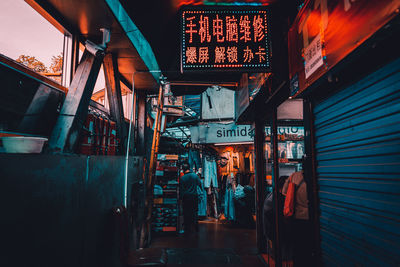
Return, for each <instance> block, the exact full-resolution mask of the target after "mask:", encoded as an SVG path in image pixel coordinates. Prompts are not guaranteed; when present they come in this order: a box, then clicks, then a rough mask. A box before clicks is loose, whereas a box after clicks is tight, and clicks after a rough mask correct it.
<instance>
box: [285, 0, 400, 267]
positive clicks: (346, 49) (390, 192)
mask: <svg viewBox="0 0 400 267" xmlns="http://www.w3.org/2000/svg"><path fill="white" fill-rule="evenodd" d="M322 2H324V3H321V1H308V2H307V4H306V5H305V6H304V7H303V9H302V10H301V11H300V13H299V14H298V16H297V19H296V21H295V23H294V24H293V25H292V28H291V31H290V33H289V68H290V78H291V95H292V96H293V97H302V98H304V99H305V100H306V101H305V115H304V117H305V118H307V121H306V120H305V124H306V125H305V131H306V133H310V134H309V135H307V134H306V139H305V142H306V147H305V150H306V154H307V155H311V156H312V158H311V159H310V160H309V161H307V167H306V168H307V172H306V175H310V177H311V183H310V185H308V189H311V191H310V194H309V196H310V200H311V207H315V208H314V209H312V210H313V211H312V213H311V215H312V219H313V221H314V223H313V226H314V230H315V242H314V243H315V249H316V252H317V255H318V256H319V257H318V260H319V261H320V262H319V264H320V265H322V264H323V265H326V266H331V265H336V266H337V265H339V266H344V265H357V266H367V265H374V266H377V265H380V266H381V265H384V266H394V265H398V264H399V239H398V237H399V232H398V229H400V225H399V214H400V207H399V203H400V198H399V195H398V192H399V191H400V184H399V180H398V177H399V162H400V157H399V151H400V146H399V144H400V139H399V135H398V133H399V131H400V126H399V125H400V124H399V122H400V105H399V103H400V102H399V101H400V94H399V90H398V88H399V84H400V75H399V73H400V72H399V71H400V55H399V51H398V47H399V45H400V44H399V41H398V38H397V37H398V35H399V33H400V27H399V25H400V24H399V15H398V13H399V8H400V4H399V2H398V1H389V0H388V1H379V3H378V2H371V1H351V2H350V1H333V0H331V1H322ZM311 19H315V20H316V21H313V23H311ZM313 25H320V27H318V28H316V29H314V28H313ZM396 38H397V39H396Z"/></svg>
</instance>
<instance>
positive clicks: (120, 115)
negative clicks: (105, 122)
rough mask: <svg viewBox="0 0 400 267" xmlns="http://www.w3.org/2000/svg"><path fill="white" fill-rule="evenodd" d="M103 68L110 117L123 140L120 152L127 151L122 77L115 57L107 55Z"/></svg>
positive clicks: (120, 144) (120, 138)
mask: <svg viewBox="0 0 400 267" xmlns="http://www.w3.org/2000/svg"><path fill="white" fill-rule="evenodd" d="M103 66H104V77H105V81H106V90H107V95H108V103H109V104H110V115H111V117H112V118H113V119H114V120H115V122H116V123H117V136H118V138H119V140H121V142H120V143H119V151H121V152H123V151H125V149H126V141H127V140H126V137H127V129H126V124H125V118H124V109H123V106H122V95H121V84H120V79H119V77H120V75H119V72H118V63H117V58H116V57H115V55H113V54H106V56H105V57H104V62H103Z"/></svg>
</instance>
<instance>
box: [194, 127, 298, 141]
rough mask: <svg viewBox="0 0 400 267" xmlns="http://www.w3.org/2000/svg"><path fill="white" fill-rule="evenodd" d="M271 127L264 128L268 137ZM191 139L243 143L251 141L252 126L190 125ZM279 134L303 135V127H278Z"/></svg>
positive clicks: (252, 138) (252, 137) (252, 134)
mask: <svg viewBox="0 0 400 267" xmlns="http://www.w3.org/2000/svg"><path fill="white" fill-rule="evenodd" d="M270 133H271V128H270V127H266V128H265V134H266V136H267V137H268V136H269V135H270ZM190 134H191V140H192V143H194V144H220V143H221V144H222V143H227V144H229V143H244V142H249V143H250V142H253V140H254V128H252V126H251V125H236V124H234V123H231V124H219V123H209V124H207V125H199V126H193V127H190ZM278 134H279V135H285V134H286V135H298V136H304V128H303V127H291V126H288V127H279V128H278Z"/></svg>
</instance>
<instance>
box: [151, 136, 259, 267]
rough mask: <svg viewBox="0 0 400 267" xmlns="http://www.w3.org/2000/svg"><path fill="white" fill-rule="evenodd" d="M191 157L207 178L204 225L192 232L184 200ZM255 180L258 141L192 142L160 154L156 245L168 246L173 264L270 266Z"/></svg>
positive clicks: (202, 196) (202, 194)
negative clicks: (259, 235)
mask: <svg viewBox="0 0 400 267" xmlns="http://www.w3.org/2000/svg"><path fill="white" fill-rule="evenodd" d="M186 163H188V164H189V166H190V171H191V172H192V173H195V174H197V175H198V177H199V179H200V181H201V186H200V187H198V196H199V201H198V206H197V209H198V210H197V217H198V228H197V229H194V231H192V232H188V233H186V232H185V230H184V229H185V227H184V223H185V222H184V216H182V207H181V206H180V204H179V193H180V192H179V182H180V181H179V180H180V179H182V176H183V173H182V171H183V170H182V167H183V164H186ZM254 186H255V181H254V146H253V143H252V142H243V143H241V144H229V143H220V144H207V145H195V144H188V145H187V148H186V150H185V151H183V153H181V154H180V155H176V156H174V155H172V154H159V156H158V165H157V173H156V185H155V191H154V193H155V201H154V203H155V204H154V205H155V207H154V208H155V209H154V210H155V213H154V218H153V230H155V232H154V235H153V241H152V244H151V247H154V248H165V249H166V251H167V254H168V263H169V264H194V263H196V264H199V265H203V264H204V265H208V264H218V266H220V265H225V264H239V265H243V266H248V265H254V266H265V265H264V263H263V261H262V259H261V257H260V256H259V252H258V249H257V244H256V223H255V221H256V218H255V189H254ZM174 188H176V191H175V189H174ZM177 191H178V192H177ZM157 212H160V214H157ZM167 213H169V214H167Z"/></svg>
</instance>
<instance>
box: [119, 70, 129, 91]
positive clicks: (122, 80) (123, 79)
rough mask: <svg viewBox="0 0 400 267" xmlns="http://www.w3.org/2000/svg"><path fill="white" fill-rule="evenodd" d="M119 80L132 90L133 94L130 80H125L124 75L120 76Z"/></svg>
mask: <svg viewBox="0 0 400 267" xmlns="http://www.w3.org/2000/svg"><path fill="white" fill-rule="evenodd" d="M119 79H120V80H121V82H122V83H123V84H125V86H126V87H128V88H129V90H131V92H132V83H131V82H130V81H128V80H127V79H126V78H125V76H124V75H122V74H119Z"/></svg>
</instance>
